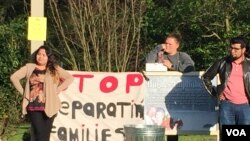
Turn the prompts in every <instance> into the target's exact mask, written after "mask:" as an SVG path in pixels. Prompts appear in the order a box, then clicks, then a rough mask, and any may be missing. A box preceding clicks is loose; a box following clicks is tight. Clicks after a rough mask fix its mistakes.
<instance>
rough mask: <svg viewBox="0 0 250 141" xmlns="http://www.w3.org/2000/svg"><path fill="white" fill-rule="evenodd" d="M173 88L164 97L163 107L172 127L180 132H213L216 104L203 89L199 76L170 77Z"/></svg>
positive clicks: (216, 116)
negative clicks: (167, 113) (166, 111)
mask: <svg viewBox="0 0 250 141" xmlns="http://www.w3.org/2000/svg"><path fill="white" fill-rule="evenodd" d="M171 79H174V80H172V82H173V83H174V87H173V88H172V90H171V91H169V93H167V94H166V96H165V106H166V109H167V110H168V112H169V114H170V116H171V118H172V127H174V126H177V134H178V132H179V131H180V130H181V131H188V132H190V131H191V132H192V131H193V132H196V131H199V132H206V133H210V130H213V129H214V128H216V127H215V124H216V123H217V120H218V115H217V111H216V110H215V107H216V106H217V105H216V104H217V102H216V99H215V98H212V97H211V96H209V94H208V93H207V91H206V89H205V88H204V86H203V84H202V81H201V79H200V77H199V75H198V74H197V75H186V74H183V75H182V76H181V77H180V76H176V77H174V76H173V77H171Z"/></svg>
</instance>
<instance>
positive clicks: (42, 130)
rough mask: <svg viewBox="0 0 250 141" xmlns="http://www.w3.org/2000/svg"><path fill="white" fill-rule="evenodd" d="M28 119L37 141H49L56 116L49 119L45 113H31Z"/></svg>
mask: <svg viewBox="0 0 250 141" xmlns="http://www.w3.org/2000/svg"><path fill="white" fill-rule="evenodd" d="M28 117H29V119H30V121H31V126H32V129H33V132H34V136H35V137H34V138H35V140H36V141H49V139H50V132H51V128H52V125H53V121H54V119H55V117H56V116H53V117H51V118H49V117H47V116H46V114H45V113H44V112H43V111H32V112H31V111H29V112H28Z"/></svg>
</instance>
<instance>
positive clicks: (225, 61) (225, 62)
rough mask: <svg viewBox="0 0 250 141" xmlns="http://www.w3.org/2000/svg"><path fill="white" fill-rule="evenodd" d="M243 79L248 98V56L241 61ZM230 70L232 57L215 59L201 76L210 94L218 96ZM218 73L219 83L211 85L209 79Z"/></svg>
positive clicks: (249, 68)
mask: <svg viewBox="0 0 250 141" xmlns="http://www.w3.org/2000/svg"><path fill="white" fill-rule="evenodd" d="M242 66H243V77H244V78H243V81H244V84H245V90H246V94H247V96H248V98H250V58H247V57H246V59H245V60H244V61H243V65H242ZM231 71H232V58H231V57H230V56H227V57H225V58H222V59H219V60H217V61H216V62H215V63H214V64H213V65H212V66H211V67H209V68H208V70H206V72H205V73H204V74H203V75H202V76H201V79H202V81H203V84H204V86H205V88H206V89H207V90H208V92H209V94H211V95H212V96H216V97H217V96H218V94H220V93H222V92H223V91H224V89H225V88H226V86H227V82H228V78H229V76H230V73H231ZM217 74H218V77H219V81H220V84H218V85H217V87H214V86H213V85H212V82H211V80H212V79H213V78H214V77H215V76H216V75H217Z"/></svg>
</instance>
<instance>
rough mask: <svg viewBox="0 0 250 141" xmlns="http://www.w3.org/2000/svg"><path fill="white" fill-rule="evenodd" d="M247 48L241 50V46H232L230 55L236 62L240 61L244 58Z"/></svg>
mask: <svg viewBox="0 0 250 141" xmlns="http://www.w3.org/2000/svg"><path fill="white" fill-rule="evenodd" d="M245 51H246V48H241V44H231V46H230V48H229V53H230V55H231V56H232V58H233V59H234V60H237V59H240V58H242V57H243V56H244V53H245Z"/></svg>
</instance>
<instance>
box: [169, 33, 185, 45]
mask: <svg viewBox="0 0 250 141" xmlns="http://www.w3.org/2000/svg"><path fill="white" fill-rule="evenodd" d="M167 38H175V39H176V41H177V42H178V43H179V44H181V40H182V37H181V33H180V32H178V31H176V32H172V33H170V34H168V36H167Z"/></svg>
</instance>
